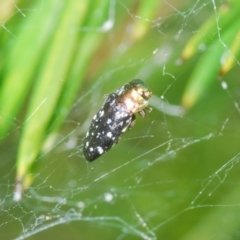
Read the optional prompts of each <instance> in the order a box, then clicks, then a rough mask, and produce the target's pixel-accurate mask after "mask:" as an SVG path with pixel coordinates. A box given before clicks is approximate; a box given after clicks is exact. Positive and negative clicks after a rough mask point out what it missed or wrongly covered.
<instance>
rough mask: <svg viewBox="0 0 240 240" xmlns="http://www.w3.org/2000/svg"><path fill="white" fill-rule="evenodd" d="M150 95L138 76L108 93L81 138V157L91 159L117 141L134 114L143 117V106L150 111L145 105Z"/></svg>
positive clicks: (133, 120) (132, 123)
mask: <svg viewBox="0 0 240 240" xmlns="http://www.w3.org/2000/svg"><path fill="white" fill-rule="evenodd" d="M151 95H152V93H151V92H150V90H149V88H148V87H147V85H146V84H145V83H144V82H143V81H142V80H139V79H137V80H132V81H131V82H129V83H127V84H125V85H124V86H122V87H121V88H119V89H118V90H116V91H115V92H113V93H111V94H109V95H107V98H106V101H105V103H104V104H103V106H102V108H101V109H100V110H99V111H98V112H97V113H96V115H95V116H94V117H93V120H92V122H91V125H90V127H89V130H88V132H87V134H86V137H85V139H84V143H83V155H84V157H85V158H86V159H87V160H88V161H93V160H95V159H96V158H98V157H100V156H101V155H102V154H104V153H105V152H107V151H108V150H109V149H110V148H111V147H112V146H113V145H114V144H116V143H117V142H118V141H119V139H120V136H121V134H122V133H123V132H125V131H126V130H128V129H130V128H131V127H132V126H133V125H134V123H135V113H139V114H140V115H141V116H142V117H145V109H147V110H148V111H149V112H150V111H151V108H148V107H147V106H148V99H149V98H150V97H151Z"/></svg>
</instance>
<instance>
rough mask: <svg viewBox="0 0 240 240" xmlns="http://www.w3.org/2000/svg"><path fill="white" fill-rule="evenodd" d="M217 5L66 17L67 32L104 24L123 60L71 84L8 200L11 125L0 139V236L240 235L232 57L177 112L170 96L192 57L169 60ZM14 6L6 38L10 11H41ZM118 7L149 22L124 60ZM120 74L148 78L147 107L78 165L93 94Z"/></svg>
mask: <svg viewBox="0 0 240 240" xmlns="http://www.w3.org/2000/svg"><path fill="white" fill-rule="evenodd" d="M44 1H45V0H44ZM44 1H43V2H42V5H43V6H44ZM223 3H224V2H223V1H215V0H212V1H186V2H184V3H180V2H178V1H169V0H167V1H163V6H162V9H163V10H162V12H161V14H160V15H159V17H158V18H155V19H147V18H145V17H144V16H139V15H136V14H135V12H134V10H133V9H132V8H129V7H128V4H127V2H125V1H114V0H110V1H109V4H110V6H111V8H110V10H111V11H110V12H109V18H108V19H106V21H105V24H103V26H100V27H99V28H97V29H91V28H88V26H86V27H84V28H82V29H78V28H77V27H76V26H72V27H73V29H74V31H90V32H95V31H103V32H105V33H104V34H106V36H105V37H106V39H108V41H109V42H110V43H111V44H110V49H111V51H114V54H115V55H116V56H117V57H116V58H118V57H119V58H120V57H124V58H125V61H124V62H116V63H115V65H112V66H111V68H106V69H104V68H103V69H102V72H101V74H99V75H96V76H94V78H95V81H94V83H93V84H91V83H89V84H86V85H85V86H84V87H83V89H82V91H81V92H80V94H79V97H78V99H76V101H75V103H74V105H73V107H72V110H71V113H70V115H69V117H68V118H67V119H66V121H65V122H64V126H63V128H62V130H61V132H60V134H59V138H58V142H57V143H56V144H55V145H54V146H53V147H52V148H51V149H50V151H48V152H47V153H45V154H44V155H41V156H39V157H38V159H37V163H39V166H38V171H37V173H35V175H34V179H35V180H34V182H33V184H32V186H31V187H30V188H29V189H28V190H27V191H26V192H25V193H24V196H23V199H22V201H20V202H15V201H14V200H13V189H14V179H15V157H16V152H17V144H18V140H19V138H18V137H19V135H17V134H16V133H15V132H16V131H11V132H9V134H8V135H9V137H8V138H7V140H6V141H4V142H3V143H1V178H0V179H1V190H0V194H1V198H0V206H1V212H0V214H1V215H0V216H1V221H0V236H1V239H38V238H39V239H42V238H45V239H50V238H51V237H52V236H54V237H55V238H58V239H65V238H70V239H79V238H80V239H99V238H104V239H118V240H120V239H161V238H162V239H184V240H185V239H239V238H240V230H239V229H240V224H239V221H238V216H239V212H240V207H239V206H240V194H239V189H238V185H239V183H240V182H239V177H238V176H239V170H240V169H239V167H240V166H239V158H240V152H239V149H240V148H239V140H240V139H239V117H240V114H239V113H240V109H239V101H238V98H239V84H237V78H236V77H235V76H239V74H237V72H238V71H239V64H238V65H237V67H236V68H235V69H234V70H232V72H230V73H229V74H228V75H227V76H225V77H224V79H222V81H221V82H220V81H215V82H214V83H213V85H212V86H211V88H210V89H208V91H207V92H206V94H205V96H204V97H203V99H201V102H200V103H199V104H197V105H196V106H194V108H193V109H192V110H190V111H189V112H184V110H183V109H182V108H181V106H180V101H181V94H182V92H183V88H184V83H185V82H186V79H187V78H188V77H189V71H190V70H191V67H192V62H195V61H196V60H197V59H196V58H194V59H193V60H191V61H189V62H186V63H183V64H181V65H179V66H178V64H173V63H174V62H175V63H176V62H177V59H178V58H179V56H180V53H181V46H184V42H186V40H187V39H188V37H189V36H191V34H192V33H193V32H195V31H197V29H198V26H199V22H200V23H201V21H204V18H206V16H210V15H212V14H215V16H216V29H217V28H218V21H219V18H218V14H217V8H218V6H219V5H221V4H223ZM185 5H186V6H187V7H186V6H185ZM14 6H15V9H16V10H14V11H13V14H12V15H11V16H10V18H8V19H6V20H5V21H4V22H2V24H1V26H2V28H3V29H4V31H6V32H7V33H8V34H9V35H11V38H12V39H14V40H15V41H17V40H18V36H17V34H16V33H15V31H14V29H13V30H12V29H10V28H8V22H9V21H11V20H12V19H13V18H15V17H16V16H18V15H19V14H20V15H21V16H22V17H23V18H24V17H27V16H28V14H29V12H32V11H36V12H38V13H39V12H40V13H41V12H43V11H44V7H42V8H40V9H34V8H27V9H26V8H20V7H19V6H18V3H15V5H14ZM182 9H184V10H182ZM119 12H124V14H125V15H126V16H127V17H128V18H129V19H130V20H129V21H130V22H131V21H137V20H138V21H142V22H143V23H144V22H150V23H151V31H152V33H151V35H149V36H147V37H146V38H145V40H146V49H142V52H140V53H139V52H136V57H135V58H133V57H131V58H129V57H128V55H127V50H128V49H129V48H131V49H134V46H131V43H130V42H128V39H127V36H125V37H123V38H121V42H120V43H118V45H115V41H116V40H117V38H118V35H117V34H119V33H118V32H116V31H115V29H116V28H117V24H118V22H117V17H118V13H119ZM173 23H174V26H173V27H171V26H172V25H173ZM124 27H125V29H126V32H128V31H130V30H129V29H131V25H129V24H126V25H125V26H124ZM217 32H218V39H219V41H220V42H222V44H223V46H225V47H226V45H225V43H224V42H223V41H222V39H221V33H220V30H218V31H217ZM126 35H127V34H126ZM178 45H179V46H180V47H177V46H178ZM108 51H109V50H108ZM133 51H134V50H133ZM96 61H99V59H98V60H96ZM156 68H157V69H158V70H157V72H154V73H153V71H156ZM128 71H129V72H130V74H129V78H128V74H126V72H128ZM126 75H127V78H126ZM130 77H132V78H136V77H137V78H140V79H143V80H144V81H145V82H146V83H147V84H148V85H149V88H150V89H151V91H152V92H153V97H152V98H151V101H150V106H151V107H152V108H153V111H152V112H151V113H148V114H147V116H146V118H145V119H142V118H141V117H140V116H137V120H136V124H135V126H134V127H133V128H132V129H131V131H129V132H126V133H125V134H124V135H123V136H122V138H121V140H120V142H119V144H117V145H116V146H114V147H113V148H112V149H111V150H110V151H109V152H108V153H106V154H104V155H103V156H102V157H101V158H99V159H97V160H96V161H94V162H92V163H88V162H87V161H86V160H85V159H84V157H83V155H82V140H83V138H84V136H85V133H86V131H87V129H88V126H89V124H90V122H91V119H92V117H93V116H94V114H95V113H96V111H97V110H98V109H99V108H100V107H101V104H102V103H103V101H104V97H103V96H104V94H106V93H109V92H112V91H114V90H115V89H117V88H118V87H121V86H122V85H123V84H125V83H126V82H128V81H130V80H131V79H130ZM114 79H121V80H115V81H114ZM156 86H157V87H156ZM0 104H2V103H0ZM22 127H23V123H21V121H20V120H19V121H18V119H17V120H16V121H14V129H15V130H16V129H17V130H18V131H19V132H21V129H22ZM16 135H17V137H16ZM6 149H7V150H6ZM10 149H11V150H12V151H10ZM236 187H237V188H236Z"/></svg>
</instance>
